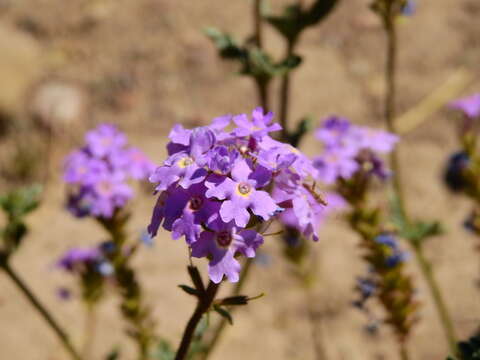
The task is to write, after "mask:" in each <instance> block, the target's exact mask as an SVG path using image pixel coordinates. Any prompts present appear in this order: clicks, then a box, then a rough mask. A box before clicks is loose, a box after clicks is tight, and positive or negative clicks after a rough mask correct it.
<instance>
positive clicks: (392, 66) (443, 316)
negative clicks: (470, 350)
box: [385, 16, 457, 354]
mask: <svg viewBox="0 0 480 360" xmlns="http://www.w3.org/2000/svg"><path fill="white" fill-rule="evenodd" d="M385 30H386V34H387V60H386V68H385V79H386V94H385V121H386V124H387V127H388V130H389V131H390V132H392V133H395V134H396V133H397V129H396V127H395V124H394V119H395V110H396V109H395V99H396V68H397V33H396V28H395V19H394V16H389V17H387V19H386V20H385ZM390 165H391V167H392V170H393V173H394V176H393V190H394V192H395V196H396V200H397V201H398V204H399V210H400V212H401V215H402V216H403V218H404V219H405V221H406V222H407V223H408V222H409V217H408V212H407V209H406V204H405V197H404V191H403V187H402V177H401V168H400V163H399V159H398V150H397V148H396V149H394V151H392V153H391V157H390ZM412 246H413V248H414V252H415V258H416V260H417V262H418V264H419V266H420V269H421V271H422V275H423V277H424V278H425V280H426V282H427V284H428V287H429V289H430V293H431V295H432V298H433V300H434V303H435V307H436V310H437V313H438V316H439V318H440V321H441V323H442V326H443V329H444V332H445V337H446V339H447V342H448V344H449V346H450V351H452V353H453V354H455V353H456V351H457V348H456V340H455V334H454V328H453V324H452V321H451V318H450V315H449V313H448V310H447V307H446V306H445V302H444V300H443V296H442V293H441V291H440V288H439V286H438V283H437V281H436V279H435V277H434V274H433V271H432V268H431V265H430V263H429V262H428V260H427V259H426V258H425V256H424V254H423V250H422V247H421V244H412Z"/></svg>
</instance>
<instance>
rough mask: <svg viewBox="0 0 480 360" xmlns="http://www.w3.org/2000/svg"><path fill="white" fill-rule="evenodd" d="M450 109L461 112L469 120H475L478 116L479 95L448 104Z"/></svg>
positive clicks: (479, 109) (479, 108) (479, 106)
mask: <svg viewBox="0 0 480 360" xmlns="http://www.w3.org/2000/svg"><path fill="white" fill-rule="evenodd" d="M450 107H451V108H452V109H456V110H460V111H462V112H463V113H464V114H465V116H467V117H469V118H471V119H474V118H477V117H479V116H480V93H478V94H473V95H470V96H467V97H464V98H461V99H458V100H455V101H453V102H451V103H450Z"/></svg>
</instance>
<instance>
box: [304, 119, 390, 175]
mask: <svg viewBox="0 0 480 360" xmlns="http://www.w3.org/2000/svg"><path fill="white" fill-rule="evenodd" d="M316 137H317V139H318V140H320V142H321V143H322V145H323V151H322V153H321V154H320V155H319V156H317V157H316V158H315V159H314V162H313V164H314V166H315V168H316V169H317V171H318V180H320V181H321V182H323V183H325V184H334V183H335V182H336V181H337V180H338V179H345V180H346V179H349V178H351V177H352V176H353V175H354V174H355V173H357V172H358V171H359V170H363V171H364V172H365V173H366V174H369V175H372V176H376V177H378V178H380V179H385V178H387V177H388V176H389V175H390V171H389V170H388V169H387V168H386V166H385V164H384V162H383V161H382V159H381V157H380V156H379V155H381V154H387V153H389V152H391V151H392V150H393V148H394V146H395V144H396V143H397V142H398V137H397V136H396V135H394V134H391V133H389V132H387V131H383V130H376V129H371V128H368V127H365V126H357V125H353V124H351V123H350V122H349V121H348V120H347V119H345V118H340V117H337V116H331V117H329V118H327V119H325V120H324V121H323V123H322V125H321V126H320V127H319V128H318V129H317V131H316Z"/></svg>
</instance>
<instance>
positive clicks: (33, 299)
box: [0, 261, 82, 360]
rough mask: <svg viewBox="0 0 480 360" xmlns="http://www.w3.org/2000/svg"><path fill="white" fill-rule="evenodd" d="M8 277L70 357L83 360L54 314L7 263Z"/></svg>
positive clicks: (5, 265) (4, 263)
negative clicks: (50, 329)
mask: <svg viewBox="0 0 480 360" xmlns="http://www.w3.org/2000/svg"><path fill="white" fill-rule="evenodd" d="M0 266H1V267H2V269H3V270H5V273H6V274H7V275H8V277H9V278H10V279H11V280H12V281H13V282H14V283H15V285H16V286H17V287H18V288H19V289H20V290H21V291H22V293H23V294H24V295H25V297H26V298H27V299H28V301H30V304H31V305H32V306H33V307H34V308H35V309H36V310H37V311H38V313H39V314H40V315H41V316H42V317H43V319H44V320H45V321H46V322H47V324H48V325H49V326H50V327H51V328H52V330H53V331H54V332H55V334H56V335H57V337H58V338H59V340H60V342H61V343H62V345H63V347H64V348H65V350H66V351H67V352H68V354H69V355H70V357H71V358H72V359H74V360H81V359H82V358H81V357H80V355H79V354H78V353H77V351H76V350H75V348H74V347H73V346H72V344H71V342H70V340H69V338H68V335H67V333H66V332H65V331H64V330H63V329H62V327H61V326H60V325H59V324H58V323H57V322H56V321H55V319H54V318H53V316H52V314H50V312H49V311H48V310H47V309H46V308H45V306H43V305H42V304H41V303H40V300H39V299H38V298H37V296H36V295H35V294H34V293H33V292H32V290H30V288H29V287H28V286H27V284H26V283H25V282H24V281H23V280H22V279H21V278H20V277H19V276H18V274H17V273H16V272H15V270H13V269H12V268H11V267H10V265H9V264H8V263H7V262H6V261H5V262H2V263H1V265H0Z"/></svg>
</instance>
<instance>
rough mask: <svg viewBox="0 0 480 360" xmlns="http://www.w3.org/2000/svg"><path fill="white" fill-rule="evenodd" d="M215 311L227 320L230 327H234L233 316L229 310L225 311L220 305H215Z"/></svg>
mask: <svg viewBox="0 0 480 360" xmlns="http://www.w3.org/2000/svg"><path fill="white" fill-rule="evenodd" d="M213 310H215V311H216V312H217V313H218V314H219V315H220V316H222V317H224V318H225V319H227V320H228V322H229V323H230V325H233V318H232V315H231V314H230V313H229V312H228V310H225V309H223V308H221V307H220V306H218V305H214V306H213Z"/></svg>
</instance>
